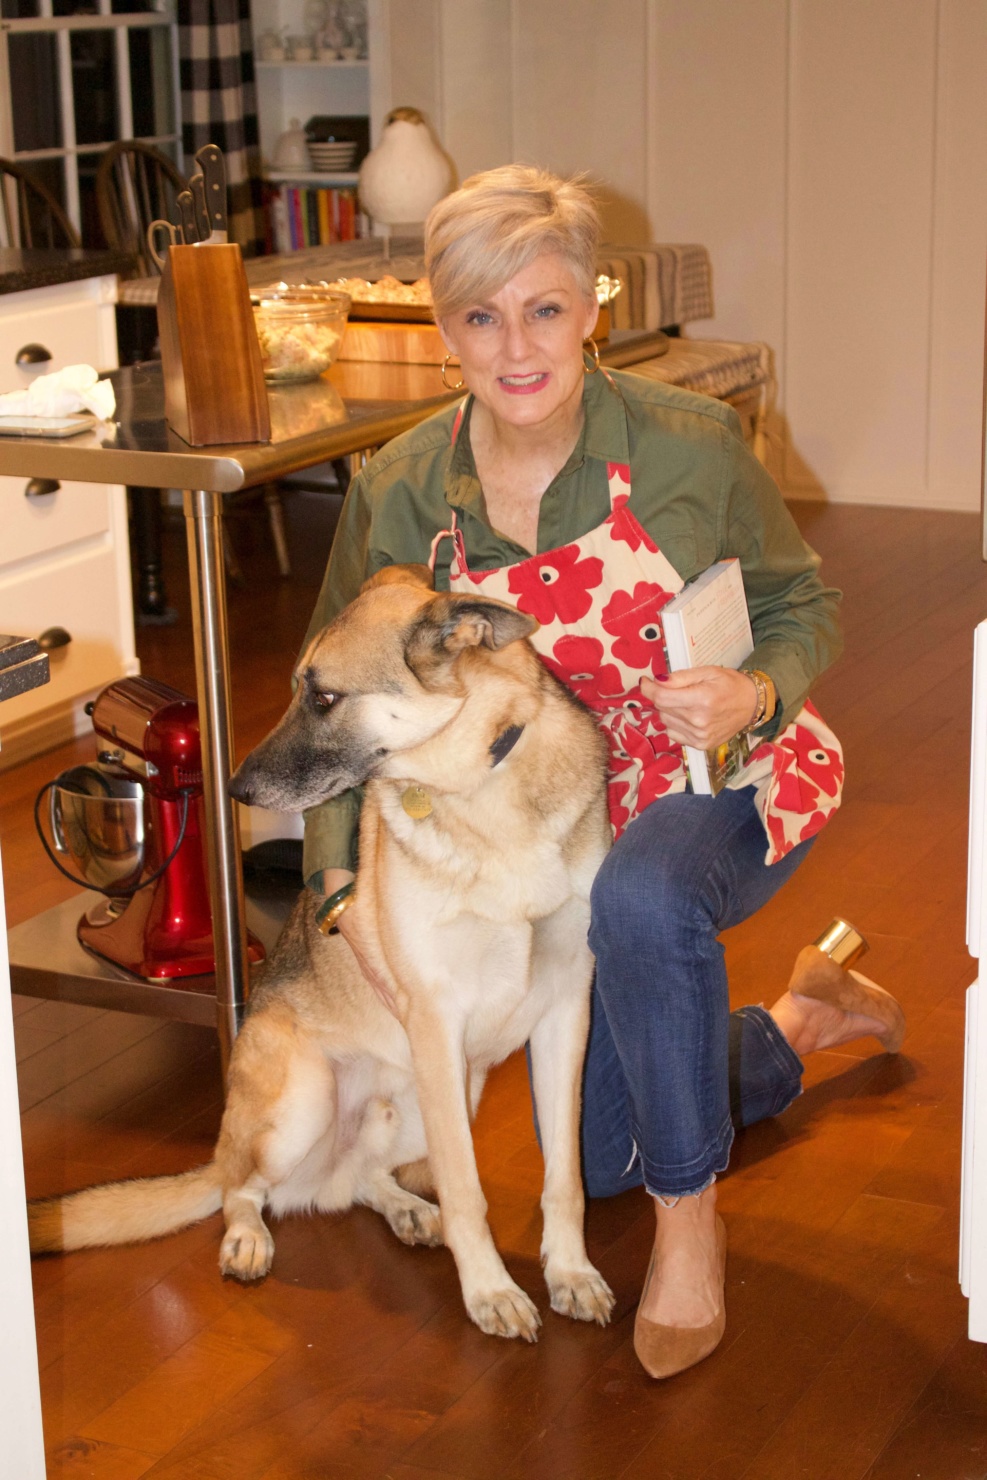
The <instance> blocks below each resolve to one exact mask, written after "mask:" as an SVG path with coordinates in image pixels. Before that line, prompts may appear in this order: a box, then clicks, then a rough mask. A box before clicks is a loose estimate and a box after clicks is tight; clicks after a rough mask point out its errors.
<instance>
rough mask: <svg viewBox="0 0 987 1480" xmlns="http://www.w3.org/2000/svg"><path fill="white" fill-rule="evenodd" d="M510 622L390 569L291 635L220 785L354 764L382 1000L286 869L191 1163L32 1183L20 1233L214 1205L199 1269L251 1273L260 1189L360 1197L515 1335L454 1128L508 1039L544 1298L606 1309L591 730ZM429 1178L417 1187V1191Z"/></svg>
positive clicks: (517, 1329)
mask: <svg viewBox="0 0 987 1480" xmlns="http://www.w3.org/2000/svg"><path fill="white" fill-rule="evenodd" d="M536 625H537V624H536V623H535V621H534V619H533V618H531V617H529V616H526V615H525V614H523V613H521V612H518V611H516V610H515V609H514V608H513V607H511V606H510V605H508V604H506V603H503V602H500V601H496V600H492V599H490V598H484V597H483V596H482V595H453V594H450V593H436V592H435V591H434V590H433V589H432V583H431V576H430V573H429V572H428V570H427V568H426V567H423V566H390V567H386V568H385V569H384V570H383V571H381V572H380V573H379V574H378V575H377V576H375V577H374V578H372V579H371V580H370V581H369V582H367V583H366V585H365V586H364V587H363V590H362V591H361V593H360V595H359V596H358V597H357V598H356V600H355V601H353V602H352V603H351V604H350V605H349V606H348V607H346V608H345V610H344V611H342V612H341V613H340V615H339V616H338V617H337V618H336V620H335V621H334V622H333V623H332V624H331V625H330V626H329V627H327V628H326V629H325V631H323V632H322V633H321V634H320V635H319V636H317V637H316V638H315V639H314V640H313V641H312V643H311V644H310V646H309V647H308V649H307V651H306V652H305V654H304V655H303V657H302V660H301V662H300V664H299V667H298V669H297V673H296V679H297V686H296V690H295V694H294V697H293V699H292V702H291V705H290V706H289V708H288V710H287V712H286V714H285V715H284V717H283V719H282V720H281V722H280V723H279V724H278V725H277V727H276V728H275V729H274V730H273V731H272V732H271V734H270V735H268V737H267V738H266V739H265V740H264V741H262V742H261V744H260V745H259V746H258V747H257V748H256V749H255V750H254V751H253V752H252V753H251V754H250V755H248V757H247V758H246V760H245V761H244V762H243V764H242V765H241V766H240V767H239V769H238V770H237V771H236V773H235V775H234V776H233V778H232V780H231V782H230V791H231V793H232V795H233V796H234V797H236V798H237V799H239V800H240V801H242V802H246V803H248V804H249V803H255V804H259V805H263V806H265V807H271V808H274V809H277V810H280V811H301V810H303V809H305V808H308V807H312V806H315V805H316V804H318V803H320V802H323V801H325V800H327V799H328V798H330V797H335V796H337V795H339V794H340V793H342V792H344V791H347V790H349V789H350V788H351V787H354V786H360V785H363V786H364V788H365V791H364V800H363V806H362V811H361V820H360V834H359V857H360V862H359V870H358V876H357V885H356V889H355V893H354V896H353V900H352V901H351V903H350V906H349V908H350V909H351V911H352V916H351V919H352V920H353V922H354V923H355V924H356V925H357V927H358V928H359V931H360V935H361V940H362V941H363V943H364V946H365V949H366V950H367V951H369V952H370V954H371V956H372V958H373V961H374V966H375V975H376V976H377V978H378V980H379V981H380V982H381V983H382V985H383V986H386V988H387V989H389V991H390V993H391V997H392V1002H393V1010H389V1009H388V1007H387V1006H385V1004H384V1001H383V1000H382V998H381V997H380V996H379V995H378V993H377V991H375V990H374V988H373V987H372V986H371V985H370V984H369V983H368V981H367V980H366V979H365V978H364V976H363V974H362V973H361V971H360V969H359V967H358V965H357V961H356V957H355V955H354V953H353V951H352V950H351V949H350V947H349V945H348V944H347V942H346V941H345V939H344V938H343V936H342V935H340V934H331V935H329V936H323V935H322V934H321V933H320V932H319V930H318V928H317V923H316V918H315V917H316V911H317V909H318V907H319V903H320V902H319V900H318V899H317V898H316V896H315V895H314V894H313V893H312V892H311V891H310V890H304V891H303V892H302V895H301V898H300V899H299V901H298V904H297V905H296V907H295V909H294V912H293V914H292V915H291V917H290V919H289V921H288V923H287V924H286V926H285V929H284V930H283V932H282V934H281V937H280V939H279V940H278V943H277V945H276V946H275V948H274V951H273V953H272V955H271V957H270V960H269V961H268V963H267V964H266V966H265V968H264V970H263V972H262V975H261V981H260V984H259V986H258V987H257V988H256V990H255V991H254V993H253V994H252V996H251V1001H250V1005H249V1011H248V1013H247V1016H246V1020H245V1022H244V1025H243V1028H242V1030H241V1032H240V1034H239V1035H238V1037H237V1039H236V1042H235V1044H234V1049H233V1053H232V1055H231V1058H230V1065H229V1082H228V1094H227V1103H226V1108H225V1111H224V1115H223V1120H222V1126H221V1129H220V1134H219V1140H218V1143H217V1145H216V1149H215V1153H214V1157H213V1160H212V1161H211V1162H210V1163H208V1165H206V1166H203V1167H200V1168H198V1169H196V1170H194V1171H190V1172H187V1173H184V1174H181V1175H179V1176H169V1177H159V1178H152V1179H148V1180H137V1181H132V1182H122V1183H113V1184H109V1185H106V1186H102V1187H95V1188H91V1189H89V1190H86V1191H82V1192H77V1193H73V1194H69V1195H67V1196H65V1197H60V1198H52V1199H48V1200H44V1201H40V1202H36V1203H32V1204H31V1206H30V1208H29V1222H30V1228H31V1243H32V1249H33V1250H34V1251H35V1252H51V1251H55V1250H60V1249H62V1250H67V1249H76V1248H82V1247H87V1246H94V1245H107V1244H117V1243H128V1242H132V1241H136V1240H140V1239H147V1238H154V1237H157V1236H160V1235H163V1234H166V1233H169V1232H172V1231H174V1230H176V1229H178V1228H180V1227H183V1226H185V1225H186V1224H188V1223H191V1222H193V1221H195V1220H198V1219H200V1218H203V1217H205V1216H207V1215H208V1214H210V1213H213V1212H215V1211H217V1210H218V1209H219V1208H220V1207H222V1210H223V1214H224V1217H225V1220H226V1232H225V1236H224V1238H223V1241H222V1248H221V1253H220V1268H221V1270H222V1272H223V1274H225V1275H232V1276H235V1277H236V1278H238V1279H241V1280H253V1279H259V1278H261V1277H262V1276H263V1275H265V1274H267V1272H268V1270H269V1269H270V1267H271V1261H272V1256H273V1252H274V1244H273V1240H272V1238H271V1234H270V1232H269V1230H268V1228H267V1226H266V1224H265V1223H264V1221H263V1217H262V1213H263V1210H264V1208H265V1207H267V1208H269V1209H270V1211H271V1212H272V1213H273V1214H274V1215H275V1216H278V1215H281V1214H284V1213H288V1212H292V1211H297V1210H310V1209H317V1210H320V1211H325V1212H336V1211H340V1210H342V1209H345V1208H348V1207H350V1206H352V1205H353V1204H363V1205H365V1206H367V1207H370V1208H374V1209H376V1210H377V1211H378V1212H379V1213H381V1214H382V1215H383V1216H384V1217H385V1218H386V1219H387V1222H388V1223H389V1224H390V1226H391V1228H392V1229H393V1230H394V1232H395V1233H396V1234H397V1236H398V1238H400V1239H401V1240H402V1241H403V1242H405V1243H408V1244H413V1243H422V1244H438V1243H441V1242H443V1241H444V1242H445V1243H446V1245H447V1246H448V1247H449V1249H450V1250H451V1251H452V1254H453V1256H454V1258H455V1261H456V1265H457V1269H458V1273H459V1278H460V1284H461V1288H462V1294H463V1300H464V1303H465V1306H466V1309H467V1311H468V1313H469V1315H470V1317H471V1318H472V1319H473V1320H474V1321H475V1322H476V1324H477V1325H478V1326H479V1327H480V1328H481V1329H482V1330H483V1331H486V1332H489V1333H491V1334H494V1335H499V1336H505V1337H523V1338H524V1339H526V1340H528V1341H534V1340H535V1339H536V1337H537V1330H538V1327H539V1325H540V1317H539V1314H538V1311H537V1309H536V1307H535V1305H534V1304H533V1302H532V1301H531V1300H530V1299H529V1297H528V1295H527V1294H526V1293H525V1292H524V1291H523V1290H522V1289H521V1288H520V1287H519V1286H518V1285H517V1284H516V1283H515V1282H514V1281H513V1280H512V1279H511V1277H510V1275H509V1274H508V1272H507V1269H506V1268H505V1266H504V1263H503V1261H502V1259H501V1257H500V1255H499V1253H498V1252H497V1249H496V1247H495V1245H494V1241H493V1238H492V1236H491V1233H490V1229H489V1226H488V1224H487V1220H486V1203H485V1201H484V1197H483V1193H482V1191H481V1187H480V1181H479V1177H478V1174H477V1169H476V1161H475V1157H474V1153H473V1144H472V1135H471V1121H472V1118H473V1116H474V1114H475V1112H476V1108H477V1105H478V1103H479V1100H480V1095H481V1093H482V1090H483V1084H484V1080H485V1077H486V1075H487V1072H488V1070H489V1069H490V1068H491V1067H492V1066H493V1065H494V1064H496V1063H498V1062H499V1061H500V1060H502V1059H503V1058H505V1057H506V1056H507V1055H508V1054H509V1053H511V1052H512V1051H513V1050H515V1049H517V1048H518V1047H520V1046H521V1045H522V1044H524V1043H526V1042H527V1043H529V1044H530V1051H531V1061H532V1077H533V1084H534V1091H535V1101H536V1104H537V1108H538V1117H539V1123H540V1130H541V1137H542V1143H543V1150H544V1157H545V1179H544V1189H543V1196H542V1210H543V1239H542V1246H541V1254H542V1262H543V1265H544V1271H545V1280H546V1283H547V1285H548V1290H549V1295H550V1300H551V1305H552V1309H553V1310H555V1311H558V1312H560V1313H561V1314H564V1315H567V1316H571V1317H573V1318H575V1319H577V1320H585V1321H596V1322H598V1323H599V1324H601V1325H603V1324H606V1322H607V1321H608V1319H609V1316H610V1312H611V1310H612V1307H613V1295H612V1294H611V1292H610V1290H609V1288H608V1287H607V1285H606V1284H605V1282H604V1281H603V1279H602V1278H601V1276H600V1275H599V1274H598V1273H597V1271H596V1270H595V1269H594V1268H593V1266H592V1265H591V1264H590V1262H589V1260H588V1258H587V1255H586V1247H585V1242H584V1236H583V1215H584V1198H583V1190H582V1182H581V1177H580V1166H579V1143H578V1130H579V1110H580V1079H581V1072H582V1063H583V1057H584V1053H585V1044H586V1039H587V1033H588V1025H589V1001H590V987H591V980H592V972H593V960H592V956H591V954H590V951H589V947H588V945H587V942H586V937H587V931H588V926H589V893H590V886H591V884H592V882H593V878H594V876H595V874H596V871H597V869H598V867H599V865H600V862H601V860H602V858H603V856H604V854H605V852H606V850H607V848H608V847H609V845H610V827H609V822H608V819H607V812H606V805H605V770H606V746H605V742H604V740H603V737H602V735H601V733H600V731H599V729H598V727H597V725H596V722H595V721H594V720H593V718H592V716H591V715H590V714H589V712H588V711H587V710H586V709H584V708H583V706H582V705H581V704H580V703H579V702H578V700H576V699H575V698H574V697H573V696H572V695H571V694H570V693H569V691H568V690H567V689H565V688H564V687H563V686H562V685H561V684H560V683H559V682H558V681H557V680H556V679H555V678H554V677H553V676H552V675H551V674H550V673H549V672H548V670H547V668H546V667H545V665H544V664H543V663H542V662H541V660H540V659H539V658H538V656H537V654H536V653H535V651H534V649H533V648H532V646H531V644H530V643H529V642H528V641H527V640H526V639H527V637H528V635H529V634H530V633H531V632H532V631H533V630H534V629H535V627H536ZM409 791H411V792H412V793H413V798H414V805H413V806H411V807H410V810H409V805H408V796H409ZM423 799H424V800H423ZM425 808H427V809H428V811H427V815H422V814H423V811H424V809H425ZM411 813H413V814H414V815H410V814H411ZM432 1181H434V1186H435V1188H436V1189H437V1193H438V1204H439V1205H438V1207H436V1206H435V1205H434V1204H433V1203H432V1202H431V1201H429V1200H428V1199H427V1198H426V1197H424V1196H421V1195H419V1193H420V1192H423V1191H425V1190H426V1187H427V1185H428V1184H429V1183H430V1182H432ZM429 1190H430V1189H429ZM440 1210H441V1211H440Z"/></svg>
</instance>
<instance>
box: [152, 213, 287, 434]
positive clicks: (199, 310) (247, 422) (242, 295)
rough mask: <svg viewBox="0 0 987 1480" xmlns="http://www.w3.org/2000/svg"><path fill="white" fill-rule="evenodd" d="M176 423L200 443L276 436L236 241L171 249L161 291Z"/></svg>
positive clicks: (170, 414)
mask: <svg viewBox="0 0 987 1480" xmlns="http://www.w3.org/2000/svg"><path fill="white" fill-rule="evenodd" d="M158 333H159V335H160V339H161V367H162V371H163V373H164V390H165V416H166V418H167V421H168V425H169V426H170V427H172V428H173V429H174V431H176V432H177V433H178V435H179V436H180V437H181V438H182V439H183V440H184V441H186V442H188V443H190V444H191V446H193V447H212V446H215V445H216V444H218V443H224V442H269V441H270V440H271V415H270V410H269V408H268V403H267V386H266V385H265V384H264V367H263V365H262V363H261V357H260V345H259V344H258V342H257V330H256V328H255V327H254V316H253V310H252V309H251V307H250V293H249V290H248V288H247V275H246V273H245V272H244V270H243V258H242V257H241V255H240V248H239V246H237V245H236V243H235V242H229V243H216V244H215V245H213V246H208V245H206V244H205V243H203V244H202V245H200V246H182V247H178V246H176V247H169V249H168V251H167V252H166V254H165V265H164V269H163V271H162V273H161V285H160V287H159V289H158Z"/></svg>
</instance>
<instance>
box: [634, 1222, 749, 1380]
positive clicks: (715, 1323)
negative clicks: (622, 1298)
mask: <svg viewBox="0 0 987 1480" xmlns="http://www.w3.org/2000/svg"><path fill="white" fill-rule="evenodd" d="M716 1252H717V1255H718V1257H719V1263H720V1309H719V1313H718V1314H717V1315H716V1316H714V1318H713V1320H711V1321H710V1322H708V1324H707V1325H705V1326H663V1325H661V1323H660V1322H659V1321H649V1320H647V1319H646V1318H645V1317H644V1316H642V1314H641V1307H640V1306H638V1311H637V1315H636V1316H635V1318H634V1350H635V1352H636V1353H637V1359H638V1361H639V1362H640V1363H641V1366H642V1367H643V1368H644V1370H645V1372H647V1374H648V1376H649V1377H656V1378H662V1377H674V1376H675V1374H676V1372H684V1371H685V1370H686V1368H687V1367H695V1365H696V1363H697V1362H701V1361H702V1360H703V1358H704V1357H708V1356H709V1354H710V1352H712V1351H715V1349H716V1348H717V1347H718V1346H719V1344H720V1342H721V1341H722V1340H723V1332H724V1330H725V1329H726V1323H727V1315H726V1306H725V1305H724V1301H723V1283H724V1280H725V1278H726V1270H727V1230H726V1226H725V1224H724V1222H723V1219H722V1218H721V1217H720V1216H719V1214H717V1217H716ZM654 1269H655V1256H654V1254H652V1255H651V1263H650V1264H649V1265H648V1277H647V1279H646V1280H645V1282H644V1290H643V1291H642V1292H641V1300H642V1301H643V1300H644V1296H645V1294H646V1293H647V1290H648V1286H649V1285H650V1284H651V1276H652V1275H653V1274H654Z"/></svg>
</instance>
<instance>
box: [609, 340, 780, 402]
mask: <svg viewBox="0 0 987 1480" xmlns="http://www.w3.org/2000/svg"><path fill="white" fill-rule="evenodd" d="M627 369H628V370H630V371H631V372H632V373H633V374H634V375H644V376H646V377H647V379H649V380H664V381H665V382H666V383H667V384H669V385H680V386H682V388H683V389H684V390H689V391H701V392H702V393H703V394H704V395H706V396H715V397H717V399H719V400H721V401H722V400H725V399H726V398H727V397H728V396H736V395H740V394H741V393H742V392H743V391H749V390H754V389H755V388H756V387H757V386H761V385H767V383H768V381H769V380H770V378H771V351H770V350H769V349H768V346H767V345H766V344H732V343H730V342H729V341H727V340H723V339H670V340H669V343H668V353H667V354H664V355H660V356H659V357H658V358H657V359H655V360H642V361H641V363H640V364H639V365H628V366H627Z"/></svg>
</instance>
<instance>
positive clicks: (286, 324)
mask: <svg viewBox="0 0 987 1480" xmlns="http://www.w3.org/2000/svg"><path fill="white" fill-rule="evenodd" d="M251 302H252V304H253V307H254V324H255V325H256V327H257V338H258V340H259V341H260V355H261V360H262V361H263V364H264V379H265V380H273V381H289V380H316V379H318V377H319V376H320V375H321V374H322V372H323V371H324V370H328V369H329V366H330V365H331V364H332V363H333V361H334V360H335V359H336V357H337V356H338V354H339V350H340V346H341V345H342V342H343V335H344V334H345V332H346V320H347V316H348V314H349V311H350V299H349V296H348V295H347V294H346V293H340V292H338V291H337V290H336V289H334V288H322V287H289V286H288V284H287V283H275V284H273V286H271V287H269V288H260V289H258V290H257V291H256V292H254V293H253V294H252V295H251Z"/></svg>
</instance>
